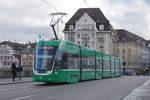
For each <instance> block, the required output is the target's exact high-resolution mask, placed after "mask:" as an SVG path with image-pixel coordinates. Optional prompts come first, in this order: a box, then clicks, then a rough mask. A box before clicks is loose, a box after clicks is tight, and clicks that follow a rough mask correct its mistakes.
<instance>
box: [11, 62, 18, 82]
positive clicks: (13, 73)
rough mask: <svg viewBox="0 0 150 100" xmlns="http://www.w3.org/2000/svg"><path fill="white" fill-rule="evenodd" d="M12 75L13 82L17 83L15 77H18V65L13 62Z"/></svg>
mask: <svg viewBox="0 0 150 100" xmlns="http://www.w3.org/2000/svg"><path fill="white" fill-rule="evenodd" d="M11 73H12V75H13V76H12V81H13V82H14V81H15V77H16V74H17V68H16V64H15V63H14V62H13V63H12V65H11Z"/></svg>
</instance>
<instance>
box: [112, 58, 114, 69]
mask: <svg viewBox="0 0 150 100" xmlns="http://www.w3.org/2000/svg"><path fill="white" fill-rule="evenodd" d="M111 70H112V71H114V60H113V59H111Z"/></svg>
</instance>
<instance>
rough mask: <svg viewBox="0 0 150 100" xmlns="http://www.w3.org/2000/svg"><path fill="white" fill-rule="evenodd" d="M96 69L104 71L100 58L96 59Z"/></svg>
mask: <svg viewBox="0 0 150 100" xmlns="http://www.w3.org/2000/svg"><path fill="white" fill-rule="evenodd" d="M96 68H97V69H100V70H101V69H102V59H100V58H97V59H96Z"/></svg>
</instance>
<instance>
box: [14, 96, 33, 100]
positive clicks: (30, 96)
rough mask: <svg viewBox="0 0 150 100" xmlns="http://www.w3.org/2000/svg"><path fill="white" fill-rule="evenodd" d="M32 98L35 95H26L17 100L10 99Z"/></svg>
mask: <svg viewBox="0 0 150 100" xmlns="http://www.w3.org/2000/svg"><path fill="white" fill-rule="evenodd" d="M33 96H36V95H27V96H23V97H19V98H14V99H11V100H21V99H27V98H30V97H33Z"/></svg>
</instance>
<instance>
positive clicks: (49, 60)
mask: <svg viewBox="0 0 150 100" xmlns="http://www.w3.org/2000/svg"><path fill="white" fill-rule="evenodd" d="M56 50H57V47H56V46H38V49H37V54H36V66H35V70H37V71H38V72H41V73H42V72H43V73H44V72H46V71H50V70H51V69H52V65H53V60H54V56H55V54H56Z"/></svg>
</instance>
